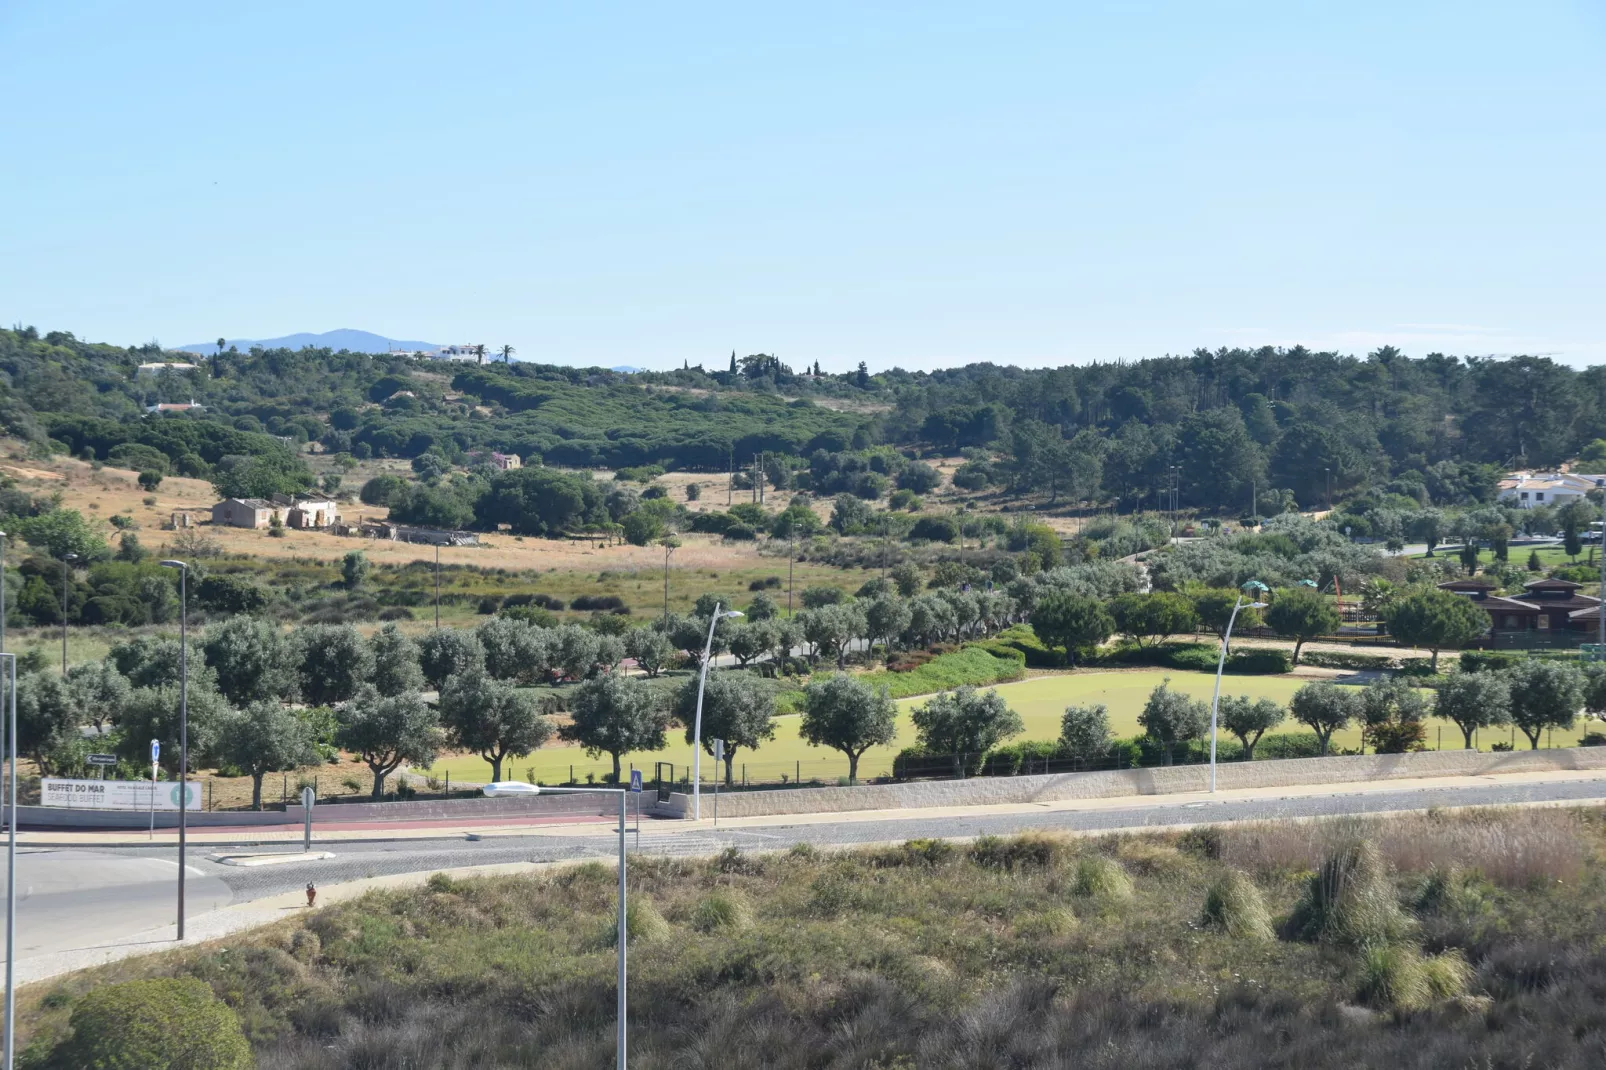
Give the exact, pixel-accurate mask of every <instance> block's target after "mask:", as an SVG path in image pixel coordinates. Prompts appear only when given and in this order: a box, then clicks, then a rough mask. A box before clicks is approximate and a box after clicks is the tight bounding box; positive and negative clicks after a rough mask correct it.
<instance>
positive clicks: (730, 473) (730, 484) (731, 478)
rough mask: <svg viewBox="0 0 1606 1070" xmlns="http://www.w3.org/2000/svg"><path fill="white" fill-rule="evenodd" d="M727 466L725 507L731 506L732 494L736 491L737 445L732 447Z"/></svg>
mask: <svg viewBox="0 0 1606 1070" xmlns="http://www.w3.org/2000/svg"><path fill="white" fill-rule="evenodd" d="M726 461H727V464H726V466H725V472H726V475H725V508H727V509H729V508H730V507H731V495H733V494H735V493H736V447H735V446H732V447H731V448H730V455H729V456H728V457H727V458H726Z"/></svg>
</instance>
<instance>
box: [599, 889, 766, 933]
mask: <svg viewBox="0 0 1606 1070" xmlns="http://www.w3.org/2000/svg"><path fill="white" fill-rule="evenodd" d="M626 921H627V923H628V918H627V919H626ZM752 923H753V912H752V910H751V909H750V908H749V907H748V905H747V900H746V899H743V898H742V897H741V896H740V895H738V894H736V893H735V892H712V893H710V894H708V895H705V896H703V898H701V899H699V900H698V901H697V905H696V906H695V907H693V908H692V915H691V927H692V928H693V929H696V930H697V931H698V932H700V933H711V932H717V931H721V930H732V929H745V928H747V927H748V926H749V925H751V924H752Z"/></svg>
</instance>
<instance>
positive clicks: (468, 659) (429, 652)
mask: <svg viewBox="0 0 1606 1070" xmlns="http://www.w3.org/2000/svg"><path fill="white" fill-rule="evenodd" d="M418 664H419V668H421V669H422V670H423V672H424V680H425V681H426V682H427V683H428V684H429V686H430V687H432V688H434V689H435V690H437V691H439V690H440V688H441V685H442V684H444V683H445V682H446V678H447V677H448V676H451V675H453V674H454V673H460V672H464V671H466V670H468V669H474V668H483V667H484V665H485V648H484V647H483V646H482V645H480V641H479V639H478V638H477V637H476V636H475V635H474V633H473V632H468V631H463V630H462V629H460V628H437V629H435V630H434V631H432V632H430V633H429V634H428V635H426V636H424V638H423V639H422V640H420V641H419V644H418Z"/></svg>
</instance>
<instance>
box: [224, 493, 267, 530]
mask: <svg viewBox="0 0 1606 1070" xmlns="http://www.w3.org/2000/svg"><path fill="white" fill-rule="evenodd" d="M284 513H285V507H284V506H282V505H277V504H275V503H273V502H270V501H268V500H267V499H265V498H225V499H224V500H223V501H220V502H218V503H217V504H216V505H214V506H212V523H213V524H215V525H216V526H218V527H227V528H267V527H272V526H273V518H274V517H275V516H277V517H278V518H279V522H280V523H281V524H282V523H284Z"/></svg>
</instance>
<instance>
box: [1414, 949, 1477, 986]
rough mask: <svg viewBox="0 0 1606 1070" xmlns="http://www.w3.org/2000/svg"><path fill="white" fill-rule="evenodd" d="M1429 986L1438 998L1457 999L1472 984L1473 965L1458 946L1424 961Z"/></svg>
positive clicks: (1423, 967)
mask: <svg viewBox="0 0 1606 1070" xmlns="http://www.w3.org/2000/svg"><path fill="white" fill-rule="evenodd" d="M1422 970H1423V972H1424V973H1425V974H1426V975H1427V982H1428V987H1429V988H1430V989H1432V990H1433V995H1434V996H1435V997H1437V998H1438V999H1455V998H1456V997H1458V996H1462V995H1465V994H1466V991H1467V988H1468V987H1469V986H1470V985H1471V984H1472V967H1471V965H1469V964H1468V963H1467V957H1466V955H1464V954H1462V953H1461V951H1460V950H1459V949H1457V948H1451V949H1450V950H1449V951H1446V952H1444V953H1443V954H1440V955H1434V956H1433V957H1432V958H1430V959H1428V960H1427V961H1425V962H1424V963H1422Z"/></svg>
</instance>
